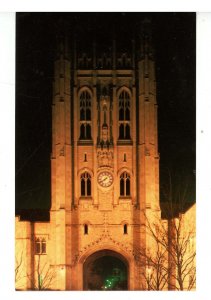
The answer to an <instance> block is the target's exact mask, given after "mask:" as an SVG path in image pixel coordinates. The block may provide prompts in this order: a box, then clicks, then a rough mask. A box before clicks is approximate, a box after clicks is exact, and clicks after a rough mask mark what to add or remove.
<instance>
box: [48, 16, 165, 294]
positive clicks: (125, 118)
mask: <svg viewBox="0 0 211 300" xmlns="http://www.w3.org/2000/svg"><path fill="white" fill-rule="evenodd" d="M128 44H129V47H128V49H127V50H122V49H120V48H118V42H117V41H116V39H115V38H113V40H112V41H111V43H110V47H108V48H105V49H103V51H101V49H99V48H100V47H98V46H99V45H98V42H97V40H96V41H93V43H92V47H91V48H88V49H87V48H83V47H80V46H79V45H77V43H76V42H75V41H74V38H73V37H68V39H67V38H66V39H61V40H60V42H59V44H58V49H57V56H56V60H55V63H54V87H53V104H52V154H51V170H52V171H51V174H52V175H51V184H52V188H51V190H52V205H51V221H50V222H51V226H50V237H51V238H50V243H51V247H50V249H51V252H52V253H51V254H50V255H51V264H52V265H54V266H55V267H56V268H57V269H59V270H61V272H60V275H61V276H60V277H58V279H57V281H56V284H57V288H58V289H62V290H83V289H84V290H89V289H100V287H102V285H103V286H104V288H106V286H105V284H104V282H102V276H101V277H100V274H99V273H97V272H96V269H97V268H96V266H98V267H99V266H101V267H102V266H105V264H106V263H107V264H113V270H110V271H111V272H114V271H115V270H117V269H118V266H119V268H120V269H121V267H120V265H122V266H123V267H122V270H123V273H124V274H123V275H122V278H123V279H122V282H121V283H120V289H121V288H122V289H129V290H140V289H142V288H143V286H144V279H143V278H144V277H142V275H143V274H144V272H145V271H146V270H145V269H144V266H143V265H142V264H141V261H140V259H138V253H139V249H140V248H141V247H142V248H145V249H147V247H150V241H149V239H148V238H147V235H146V230H145V227H144V224H145V222H146V217H149V218H151V217H152V216H153V215H154V214H158V215H159V213H160V207H159V155H158V141H157V102H156V79H155V65H154V55H153V49H152V43H151V33H150V30H149V24H148V22H147V21H145V22H144V23H143V24H142V27H141V29H140V30H139V36H138V37H136V38H135V39H134V40H132V41H130V42H129V41H128ZM90 49H91V50H90ZM112 259H113V260H112ZM115 262H116V265H115ZM100 264H101V265H100ZM98 269H100V267H99V268H98ZM99 272H100V271H99ZM93 282H94V283H93ZM97 285H99V286H97Z"/></svg>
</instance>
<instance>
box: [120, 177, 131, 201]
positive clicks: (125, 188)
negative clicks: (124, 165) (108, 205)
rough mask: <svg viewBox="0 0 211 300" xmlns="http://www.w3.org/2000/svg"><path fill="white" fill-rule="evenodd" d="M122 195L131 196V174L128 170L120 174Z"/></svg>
mask: <svg viewBox="0 0 211 300" xmlns="http://www.w3.org/2000/svg"><path fill="white" fill-rule="evenodd" d="M120 196H121V197H127V196H130V175H129V174H128V173H127V172H124V173H122V174H121V175H120Z"/></svg>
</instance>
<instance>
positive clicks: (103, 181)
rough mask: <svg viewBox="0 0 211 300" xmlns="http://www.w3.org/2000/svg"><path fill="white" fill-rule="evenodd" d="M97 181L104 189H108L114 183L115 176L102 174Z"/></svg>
mask: <svg viewBox="0 0 211 300" xmlns="http://www.w3.org/2000/svg"><path fill="white" fill-rule="evenodd" d="M97 181H98V183H99V185H101V186H102V187H108V186H110V185H111V184H112V182H113V176H112V174H111V173H109V172H102V173H100V174H99V175H98V178H97Z"/></svg>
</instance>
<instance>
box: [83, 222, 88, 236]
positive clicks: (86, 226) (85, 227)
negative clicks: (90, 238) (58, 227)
mask: <svg viewBox="0 0 211 300" xmlns="http://www.w3.org/2000/svg"><path fill="white" fill-rule="evenodd" d="M84 234H88V225H87V224H84Z"/></svg>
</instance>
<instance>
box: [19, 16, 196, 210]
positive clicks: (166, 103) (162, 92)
mask: <svg viewBox="0 0 211 300" xmlns="http://www.w3.org/2000/svg"><path fill="white" fill-rule="evenodd" d="M145 17H148V18H150V19H151V21H152V35H153V43H154V48H155V61H156V75H157V102H158V130H159V153H160V187H161V199H162V200H163V201H164V200H165V193H164V192H163V190H165V187H166V185H168V174H169V173H170V174H171V176H172V182H173V184H174V186H175V187H176V188H175V190H177V189H178V187H179V188H180V189H181V186H182V185H183V186H184V185H186V184H187V185H188V187H189V194H188V199H187V200H188V201H195V168H196V167H195V147H196V146H195V134H196V132H195V131H196V130H195V127H196V99H195V89H196V88H195V85H196V82H195V77H196V70H195V69H196V57H195V55H196V15H195V13H63V14H62V13H60V14H59V13H17V15H16V208H17V209H22V208H45V209H48V208H50V153H51V103H52V79H53V78H52V77H53V75H52V74H53V61H54V54H55V52H54V49H55V36H56V35H57V36H58V35H59V34H60V33H61V28H63V27H64V25H63V24H65V28H66V30H67V32H68V30H70V31H73V28H75V31H77V32H78V34H77V36H76V38H77V39H78V40H79V39H81V38H82V37H84V39H83V40H84V41H86V40H85V39H86V37H87V36H90V35H91V34H93V32H94V34H95V35H97V36H98V37H100V38H101V41H102V45H103V42H104V41H105V35H108V34H109V35H110V34H112V32H114V28H115V30H116V32H117V33H118V37H119V43H120V44H122V45H123V47H124V41H125V37H128V38H129V39H130V38H132V35H131V34H130V33H131V32H134V31H137V30H138V28H139V26H140V25H139V24H140V21H141V20H142V19H143V18H145ZM96 25H97V26H96ZM93 28H94V29H93ZM175 193H176V192H175ZM175 195H176V194H175ZM176 197H177V196H176Z"/></svg>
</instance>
